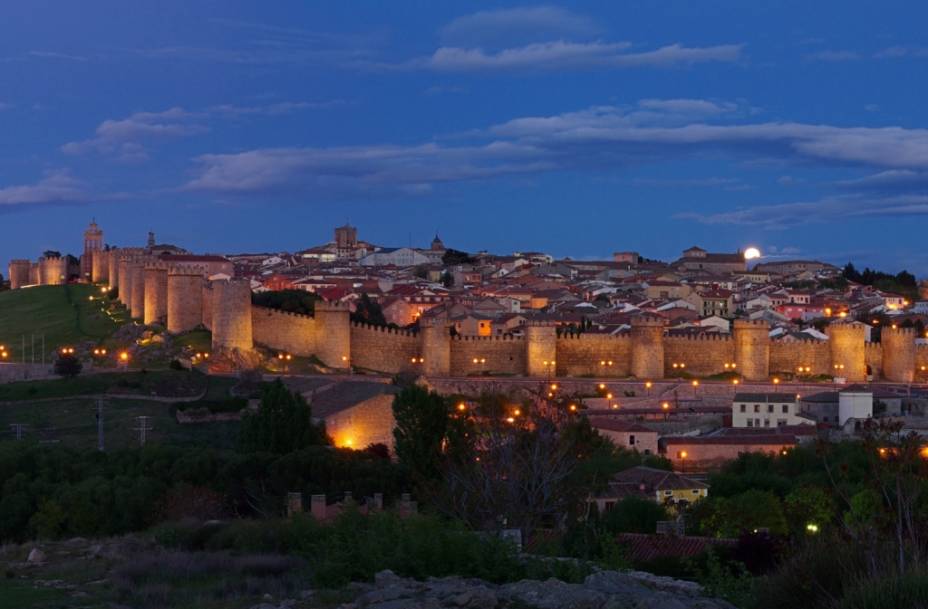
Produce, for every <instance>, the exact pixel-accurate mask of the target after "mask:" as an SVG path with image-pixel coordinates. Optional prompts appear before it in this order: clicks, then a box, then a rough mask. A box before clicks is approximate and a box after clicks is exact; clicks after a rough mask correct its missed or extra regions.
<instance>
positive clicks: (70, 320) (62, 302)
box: [0, 285, 117, 361]
mask: <svg viewBox="0 0 928 609" xmlns="http://www.w3.org/2000/svg"><path fill="white" fill-rule="evenodd" d="M91 296H93V297H94V299H93V300H90V297H91ZM99 296H100V291H99V288H97V287H95V286H91V285H63V286H39V287H34V288H27V289H22V290H8V291H5V292H0V345H6V348H7V350H8V351H9V352H10V358H11V360H14V361H19V360H20V356H21V352H22V344H23V336H25V341H26V354H27V355H26V358H27V360H28V359H29V358H30V357H31V353H32V351H31V340H32V339H31V337H32V335H33V334H34V335H35V337H36V347H35V348H36V358H39V357H40V353H41V351H40V350H41V348H42V342H41V336H42V335H43V334H44V335H45V351H46V353H48V354H51V353H53V352H54V351H55V350H56V349H57V348H58V347H61V346H64V345H70V344H74V343H77V342H81V341H87V340H103V339H105V338H106V337H108V336H109V335H110V334H112V333H113V332H114V331H115V330H116V327H117V322H116V321H114V320H113V319H111V318H110V316H109V315H107V313H106V311H105V310H104V307H103V302H104V301H102V300H101V299H100V298H99Z"/></svg>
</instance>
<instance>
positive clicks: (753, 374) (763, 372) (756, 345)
mask: <svg viewBox="0 0 928 609" xmlns="http://www.w3.org/2000/svg"><path fill="white" fill-rule="evenodd" d="M769 332H770V329H769V327H768V325H767V322H765V321H751V320H747V319H736V320H735V323H734V327H733V330H732V338H734V341H735V363H736V364H737V365H738V371H739V372H740V373H741V375H742V376H744V378H745V379H746V380H749V381H764V380H767V377H769V376H770V333H769Z"/></svg>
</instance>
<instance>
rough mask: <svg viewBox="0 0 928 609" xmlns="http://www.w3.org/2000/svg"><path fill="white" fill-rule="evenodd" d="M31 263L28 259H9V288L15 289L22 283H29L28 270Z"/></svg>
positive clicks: (22, 284) (21, 285)
mask: <svg viewBox="0 0 928 609" xmlns="http://www.w3.org/2000/svg"><path fill="white" fill-rule="evenodd" d="M31 268H32V263H31V262H29V261H28V260H11V261H10V289H11V290H15V289H17V288H21V287H23V286H24V285H29V283H30V281H29V270H30V269H31Z"/></svg>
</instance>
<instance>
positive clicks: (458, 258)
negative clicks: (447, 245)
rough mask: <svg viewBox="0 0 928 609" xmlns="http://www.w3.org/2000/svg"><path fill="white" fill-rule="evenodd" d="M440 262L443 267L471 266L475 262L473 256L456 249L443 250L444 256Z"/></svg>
mask: <svg viewBox="0 0 928 609" xmlns="http://www.w3.org/2000/svg"><path fill="white" fill-rule="evenodd" d="M441 261H442V263H443V264H444V265H445V266H454V265H457V264H473V263H475V262H476V259H474V257H473V256H471V255H470V254H468V253H467V252H462V251H460V250H456V249H447V250H445V253H444V255H443V256H442V257H441Z"/></svg>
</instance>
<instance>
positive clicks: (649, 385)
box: [644, 381, 654, 395]
mask: <svg viewBox="0 0 928 609" xmlns="http://www.w3.org/2000/svg"><path fill="white" fill-rule="evenodd" d="M653 386H654V383H652V382H651V381H645V383H644V388H645V389H646V390H647V395H651V387H653Z"/></svg>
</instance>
